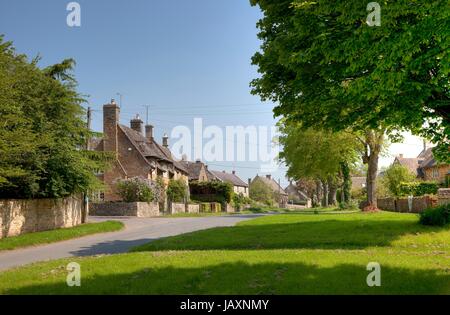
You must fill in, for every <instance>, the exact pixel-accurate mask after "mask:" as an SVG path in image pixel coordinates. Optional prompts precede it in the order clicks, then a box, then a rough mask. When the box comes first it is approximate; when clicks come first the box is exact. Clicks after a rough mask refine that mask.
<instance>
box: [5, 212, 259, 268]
mask: <svg viewBox="0 0 450 315" xmlns="http://www.w3.org/2000/svg"><path fill="white" fill-rule="evenodd" d="M258 216H260V215H257V214H250V215H232V216H211V217H187V218H163V217H162V218H131V217H120V218H118V217H90V218H89V221H90V222H101V221H106V220H119V221H122V222H123V223H124V224H125V229H123V230H121V231H118V232H111V233H103V234H95V235H90V236H85V237H81V238H77V239H72V240H67V241H62V242H58V243H53V244H47V245H40V246H35V247H28V248H23V249H16V250H12V251H0V270H6V269H9V268H13V267H18V266H22V265H26V264H30V263H34V262H39V261H47V260H53V259H59V258H67V257H80V256H91V255H100V254H117V253H124V252H127V251H128V250H129V249H130V248H132V247H134V246H138V245H142V244H145V243H148V242H151V241H153V240H156V239H159V238H162V237H167V236H173V235H179V234H184V233H189V232H193V231H198V230H204V229H209V228H213V227H221V226H233V225H235V224H236V223H238V222H240V221H244V220H249V219H253V218H255V217H258Z"/></svg>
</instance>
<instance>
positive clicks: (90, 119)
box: [86, 106, 92, 150]
mask: <svg viewBox="0 0 450 315" xmlns="http://www.w3.org/2000/svg"><path fill="white" fill-rule="evenodd" d="M91 124H92V108H91V107H90V106H89V107H88V109H87V129H88V131H89V132H90V131H91ZM89 138H90V137H89V135H88V136H87V137H86V150H89V140H90V139H89Z"/></svg>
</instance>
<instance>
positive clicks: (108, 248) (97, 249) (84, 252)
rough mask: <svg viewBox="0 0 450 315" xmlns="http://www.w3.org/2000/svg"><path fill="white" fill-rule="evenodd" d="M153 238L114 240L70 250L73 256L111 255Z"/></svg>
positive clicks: (126, 250) (124, 251)
mask: <svg viewBox="0 0 450 315" xmlns="http://www.w3.org/2000/svg"><path fill="white" fill-rule="evenodd" d="M154 240H155V239H151V238H143V239H137V240H130V241H122V240H114V241H106V242H100V243H96V244H93V245H91V246H86V247H82V248H81V249H78V250H74V251H71V252H70V253H71V254H72V255H74V256H93V255H112V254H120V253H126V252H128V251H129V250H130V249H131V248H133V247H136V246H140V245H144V244H148V243H149V242H151V241H154Z"/></svg>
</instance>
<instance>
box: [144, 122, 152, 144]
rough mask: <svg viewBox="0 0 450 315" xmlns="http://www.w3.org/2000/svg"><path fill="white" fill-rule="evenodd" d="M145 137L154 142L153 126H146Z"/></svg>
mask: <svg viewBox="0 0 450 315" xmlns="http://www.w3.org/2000/svg"><path fill="white" fill-rule="evenodd" d="M145 137H146V138H147V140H149V141H150V142H152V141H153V126H152V125H146V126H145Z"/></svg>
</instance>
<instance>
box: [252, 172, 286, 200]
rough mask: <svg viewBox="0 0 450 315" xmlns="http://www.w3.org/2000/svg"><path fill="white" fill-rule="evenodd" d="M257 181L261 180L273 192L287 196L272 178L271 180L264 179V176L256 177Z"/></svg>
mask: <svg viewBox="0 0 450 315" xmlns="http://www.w3.org/2000/svg"><path fill="white" fill-rule="evenodd" d="M256 179H259V180H261V181H262V182H263V183H264V184H266V185H267V186H268V187H269V188H270V189H272V191H274V192H280V194H281V195H285V196H287V193H286V192H285V191H284V189H283V188H282V187H281V186H280V185H278V183H277V182H276V181H275V180H273V179H272V178H270V179H269V178H267V177H264V176H259V175H256V177H255V179H254V180H256Z"/></svg>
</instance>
